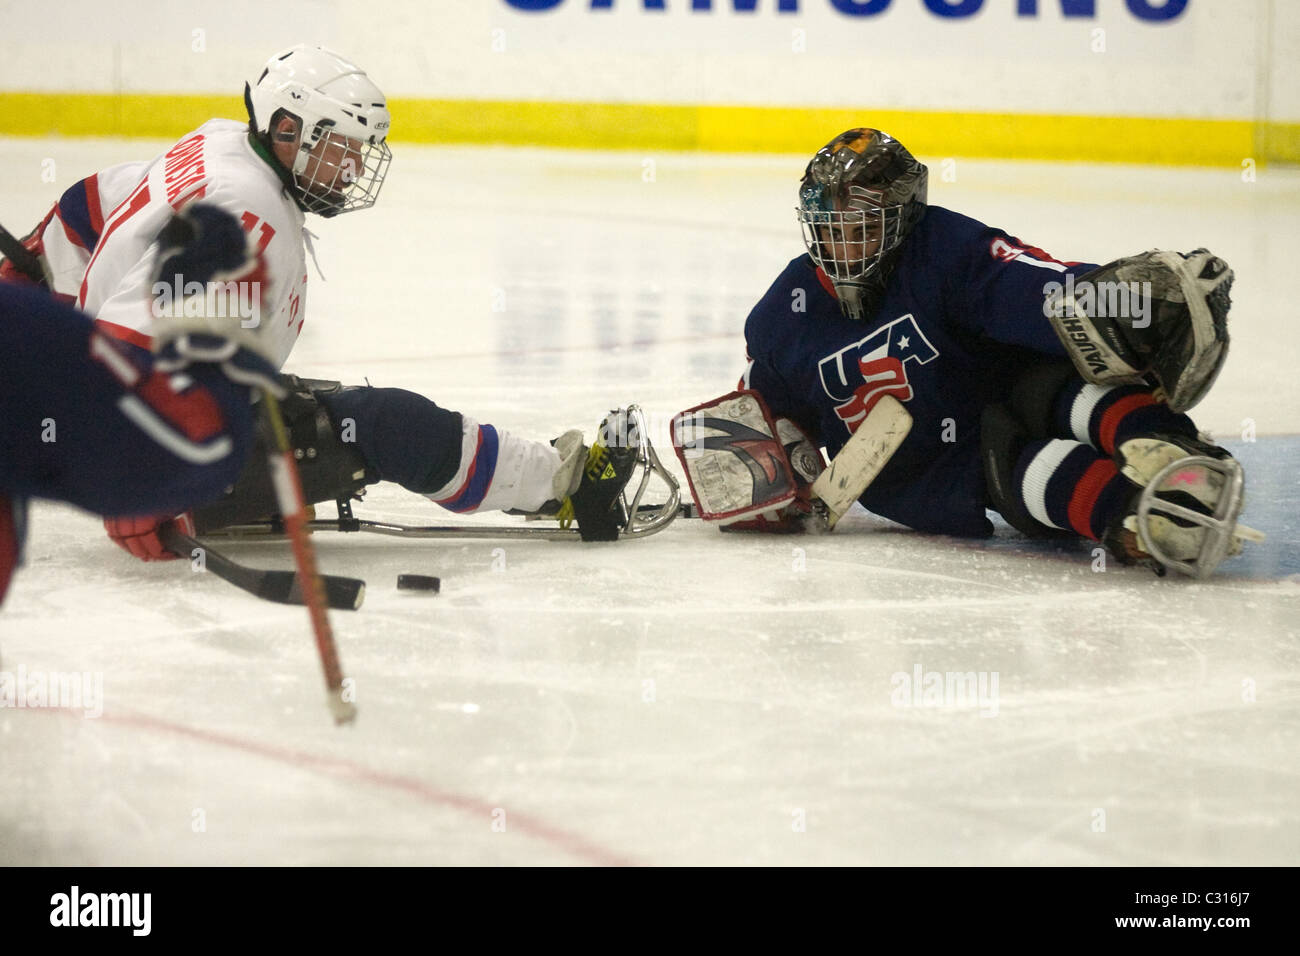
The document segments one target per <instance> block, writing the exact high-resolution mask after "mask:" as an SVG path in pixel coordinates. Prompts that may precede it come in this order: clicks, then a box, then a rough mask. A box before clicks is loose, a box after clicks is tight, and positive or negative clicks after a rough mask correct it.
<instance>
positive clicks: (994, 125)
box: [0, 93, 1300, 167]
mask: <svg viewBox="0 0 1300 956" xmlns="http://www.w3.org/2000/svg"><path fill="white" fill-rule="evenodd" d="M390 107H391V109H392V112H393V135H392V138H393V141H394V142H396V143H504V144H509V145H515V146H558V147H565V148H574V149H635V150H647V149H670V150H693V149H698V150H707V151H718V152H740V153H746V152H762V153H797V154H811V153H812V152H813V151H814V150H816V149H817V148H818V147H820V146H822V145H824V144H825V143H826V142H827V140H829V139H830V138H831V137H832V136H834V135H835V134H837V133H839V132H842V131H843V130H845V129H849V128H851V127H854V126H876V127H879V128H881V129H884V130H887V131H888V132H890V133H892V134H893V135H895V136H897V137H898V138H899V139H900V140H902V141H903V142H904V143H906V144H907V147H908V149H910V150H911V151H912V152H914V153H916V154H918V155H922V156H931V157H933V156H962V157H971V158H986V159H1041V160H1067V161H1082V162H1128V163H1155V164H1161V165H1177V166H1184V165H1205V166H1233V167H1239V166H1240V165H1241V163H1242V161H1243V160H1245V159H1254V160H1255V161H1256V162H1257V163H1261V164H1262V163H1266V162H1269V161H1272V162H1287V163H1300V123H1271V122H1259V123H1256V122H1252V121H1250V120H1223V119H1190V118H1167V117H1166V118H1148V117H1134V116H1071V115H1051V114H1040V113H956V112H937V111H907V110H881V109H871V108H866V107H864V108H862V109H840V108H825V107H818V108H810V109H797V108H793V107H765V106H677V105H667V104H654V103H650V104H643V103H556V102H533V101H524V100H520V101H505V100H434V99H406V98H396V99H394V100H392V101H391V103H390ZM244 115H245V113H244V104H243V101H242V99H241V98H240V97H239V96H181V95H175V96H173V95H156V94H144V93H131V94H123V95H116V94H109V93H0V135H5V136H139V137H157V138H162V139H167V138H172V137H176V136H179V135H181V134H182V133H184V132H186V131H188V130H191V129H193V128H194V127H196V126H198V125H199V124H201V123H203V122H204V121H205V120H208V119H211V118H212V117H214V116H223V117H229V118H233V119H242V118H243V117H244Z"/></svg>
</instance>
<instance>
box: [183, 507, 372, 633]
mask: <svg viewBox="0 0 1300 956" xmlns="http://www.w3.org/2000/svg"><path fill="white" fill-rule="evenodd" d="M158 536H159V537H160V538H161V539H162V543H163V544H164V545H166V546H167V550H168V551H172V552H174V553H176V554H179V555H181V556H182V557H183V556H185V555H190V556H193V555H194V552H195V550H196V549H197V550H198V551H199V552H200V554H202V556H203V566H204V567H205V568H206V569H207V570H209V571H211V572H212V573H213V574H215V575H216V576H217V577H219V578H221V580H223V581H226V582H228V583H230V584H233V585H234V586H235V587H237V588H239V589H240V590H243V591H247V592H248V593H249V594H252V595H253V596H255V597H259V598H261V599H262V600H264V601H274V602H275V603H277V604H298V605H301V604H302V603H303V597H302V588H301V587H300V586H299V584H298V575H297V574H295V573H294V572H293V571H266V570H263V569H262V568H250V567H248V565H245V564H240V563H239V562H237V561H234V560H232V559H231V558H228V557H227V556H226V555H224V554H222V553H221V552H220V551H216V550H214V549H213V548H211V547H209V546H208V545H206V544H203V543H201V542H199V541H198V540H196V539H195V538H191V537H190V536H189V535H187V534H185V533H184V532H182V531H181V530H180V529H179V528H177V527H176V525H175V524H172V523H170V522H169V523H167V524H165V525H163V526H162V527H161V528H159V529H158ZM321 577H322V579H323V580H324V582H325V597H326V603H328V604H329V606H330V607H331V608H333V609H334V610H336V611H355V610H356V609H357V608H359V607H361V602H362V601H363V600H364V599H365V596H366V582H365V581H361V580H359V579H357V578H342V577H337V576H335V575H329V574H326V575H321Z"/></svg>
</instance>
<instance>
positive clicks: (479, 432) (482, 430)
mask: <svg viewBox="0 0 1300 956" xmlns="http://www.w3.org/2000/svg"><path fill="white" fill-rule="evenodd" d="M559 467H560V454H559V452H557V451H556V450H555V449H554V448H552V447H551V446H550V445H548V444H546V443H545V442H538V441H529V440H527V439H524V438H518V437H516V436H514V435H511V434H510V433H509V432H507V431H502V430H501V429H498V428H495V427H493V426H492V425H480V424H479V423H478V422H476V421H474V419H472V418H470V417H468V416H463V434H462V438H461V456H460V466H459V467H458V468H457V469H456V474H455V475H453V476H452V478H451V480H450V481H448V482H447V483H446V484H445V485H444V486H443V487H442V488H439V489H438V490H437V491H434V492H433V493H432V494H429V495H427V496H426V497H428V498H431V499H432V500H433V501H434V502H436V503H437V504H440V505H442V507H444V508H446V509H447V510H449V511H456V512H459V513H462V514H467V513H472V512H477V511H497V510H500V511H510V510H519V511H536V510H537V509H538V508H540V507H541V506H542V505H543V504H545V503H546V502H547V501H548V500H549V499H551V498H552V497H554V495H555V491H554V488H553V487H552V485H553V481H554V478H555V473H556V471H558V470H559Z"/></svg>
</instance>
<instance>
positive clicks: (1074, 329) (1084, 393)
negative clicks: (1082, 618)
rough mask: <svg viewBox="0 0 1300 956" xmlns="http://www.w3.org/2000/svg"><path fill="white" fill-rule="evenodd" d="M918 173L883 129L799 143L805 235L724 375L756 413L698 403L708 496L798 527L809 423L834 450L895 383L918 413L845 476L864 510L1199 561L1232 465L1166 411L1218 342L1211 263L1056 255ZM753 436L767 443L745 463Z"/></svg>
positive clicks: (697, 470)
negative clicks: (902, 432)
mask: <svg viewBox="0 0 1300 956" xmlns="http://www.w3.org/2000/svg"><path fill="white" fill-rule="evenodd" d="M926 186H927V169H926V167H925V166H924V165H923V164H922V163H920V162H918V161H917V160H916V159H915V158H914V157H913V156H912V155H911V154H910V153H909V152H908V151H907V150H906V149H905V148H904V147H903V145H902V144H901V143H899V142H898V141H897V140H896V139H893V138H892V137H890V136H889V135H887V134H885V133H883V132H880V131H879V130H874V129H853V130H849V131H847V132H845V133H843V134H841V135H839V136H837V137H835V138H834V139H833V140H831V142H830V143H828V144H827V145H826V146H824V147H823V148H822V149H820V150H818V152H817V153H816V155H815V156H814V157H813V158H812V161H811V162H810V163H809V164H808V166H807V169H806V170H805V172H804V176H803V179H802V182H801V183H800V187H799V205H798V219H799V221H800V224H801V226H802V229H803V236H804V242H805V245H806V248H807V253H806V254H804V255H801V256H799V257H798V258H796V259H794V260H793V261H791V262H790V264H789V265H788V266H787V267H786V268H785V271H784V272H782V273H781V275H780V276H778V277H777V279H776V281H775V282H774V283H773V284H772V286H771V288H770V289H768V291H767V293H766V294H765V295H764V296H763V297H762V299H761V300H760V301H759V302H758V304H757V305H756V306H755V307H754V309H753V310H752V312H751V313H750V315H749V318H748V320H747V322H746V324H745V340H746V345H747V350H748V358H749V366H748V368H747V369H746V371H745V373H744V377H743V379H742V381H741V388H742V389H743V390H746V391H747V392H749V393H752V396H753V397H754V398H758V399H761V402H762V403H763V404H764V405H765V410H764V413H763V414H759V415H758V416H757V418H754V417H753V415H752V414H751V419H750V420H748V421H747V422H745V423H744V424H743V425H738V424H737V423H736V421H735V416H734V415H732V412H734V409H735V407H736V404H737V403H736V401H735V399H734V396H733V397H731V400H730V401H729V402H725V401H721V400H719V401H718V402H716V403H714V404H712V405H708V406H701V409H704V411H701V410H700V409H695V410H693V412H694V413H695V416H696V420H697V421H699V420H701V419H700V416H701V415H705V416H706V417H710V420H711V421H713V422H715V423H718V425H717V426H716V427H714V428H713V429H712V430H711V431H710V432H709V433H708V434H710V435H711V436H712V438H711V439H710V440H709V441H708V442H707V443H706V442H699V441H697V442H696V446H697V447H695V448H694V449H692V450H693V451H694V454H693V455H691V456H683V462H684V464H686V466H687V473H688V476H689V477H691V479H692V487H693V490H694V491H695V494H696V499H697V503H698V504H699V505H700V507H701V511H702V512H703V513H704V516H705V517H714V518H718V519H720V520H722V521H724V522H729V523H732V524H733V525H734V526H735V527H741V528H746V529H760V530H768V531H790V530H799V529H801V528H803V527H804V526H805V525H806V516H807V515H808V514H809V512H810V510H811V509H810V507H809V504H808V502H807V491H806V489H807V487H808V484H809V482H810V481H811V480H812V479H813V478H815V477H816V475H817V473H818V472H819V470H820V467H821V458H820V454H815V453H816V449H817V447H818V446H822V447H824V448H825V449H826V452H827V453H828V454H829V455H831V456H832V457H833V456H834V455H835V454H836V453H837V452H838V451H839V450H840V448H841V447H842V446H843V445H844V444H845V442H846V441H847V440H848V439H849V437H850V436H851V435H853V434H854V432H855V430H856V429H857V428H858V427H859V426H860V425H861V424H862V423H863V422H864V421H866V420H868V416H870V415H871V414H872V412H873V409H874V408H875V406H876V404H877V403H878V402H879V401H880V399H881V397H882V396H885V395H890V396H893V397H894V398H896V399H898V400H899V401H900V402H902V403H903V406H904V408H905V409H906V411H907V412H908V413H910V416H911V419H912V422H913V424H912V427H911V431H910V433H909V434H908V435H907V438H906V440H905V441H903V442H902V443H901V446H900V447H898V448H897V450H896V451H895V452H894V454H893V456H892V457H891V458H890V459H889V461H888V463H887V464H886V465H885V466H884V468H883V470H881V471H880V473H879V474H878V475H877V476H876V477H875V479H874V481H872V482H871V483H870V485H869V486H868V487H867V489H866V491H865V492H864V493H863V494H862V496H861V498H860V499H859V500H860V501H861V503H862V504H863V505H864V506H865V507H866V508H867V509H868V510H870V511H872V512H874V513H876V514H879V515H883V516H884V517H887V518H890V519H893V520H895V521H897V522H900V523H902V524H904V525H907V526H909V527H911V528H915V529H917V530H920V531H926V532H933V533H941V534H951V535H959V536H968V537H984V536H988V535H990V534H992V531H993V526H992V524H991V522H990V521H989V519H988V517H987V515H986V513H985V512H986V508H991V509H993V510H995V511H997V512H999V513H1000V514H1001V515H1002V516H1003V517H1004V518H1005V519H1006V520H1007V522H1008V523H1009V524H1011V525H1012V526H1013V527H1014V528H1016V529H1018V530H1019V531H1021V532H1023V533H1025V534H1027V535H1030V536H1034V537H1040V536H1080V537H1083V538H1090V539H1093V540H1096V541H1100V542H1102V543H1103V544H1105V546H1106V547H1107V548H1108V550H1109V551H1110V552H1111V553H1112V554H1113V555H1114V556H1116V557H1117V558H1118V559H1119V560H1121V561H1123V562H1125V563H1144V564H1148V565H1150V566H1152V567H1154V568H1155V569H1157V570H1158V571H1160V572H1161V573H1163V571H1164V570H1165V569H1166V568H1174V569H1176V570H1179V571H1182V572H1185V573H1187V574H1193V575H1196V576H1204V575H1206V574H1208V573H1210V572H1211V571H1213V569H1214V567H1216V566H1217V565H1218V564H1219V562H1220V561H1222V560H1223V559H1224V558H1225V557H1226V556H1228V555H1229V554H1233V553H1236V552H1238V551H1239V550H1240V547H1241V545H1240V540H1241V539H1240V535H1239V534H1238V533H1234V532H1240V531H1241V530H1242V529H1239V528H1237V526H1236V517H1237V514H1238V513H1239V511H1240V508H1241V501H1242V481H1243V477H1242V472H1241V468H1240V466H1239V465H1238V464H1237V462H1236V461H1235V460H1233V459H1232V457H1231V456H1230V455H1229V454H1228V453H1227V452H1226V451H1224V450H1223V449H1222V448H1218V447H1216V446H1214V445H1212V444H1210V443H1208V442H1206V441H1204V440H1203V439H1201V438H1200V437H1199V435H1198V432H1197V429H1196V426H1195V425H1194V424H1193V422H1192V420H1191V419H1190V418H1188V417H1187V415H1186V414H1184V412H1185V411H1186V410H1187V409H1188V408H1190V407H1191V406H1193V405H1194V404H1196V403H1197V402H1198V401H1200V399H1201V398H1202V397H1204V395H1205V394H1206V392H1207V391H1208V390H1209V388H1210V386H1211V384H1212V383H1213V381H1214V379H1215V377H1216V376H1217V374H1218V372H1219V369H1220V368H1221V367H1222V364H1223V361H1224V358H1225V357H1226V354H1227V346H1228V333H1227V328H1226V321H1227V313H1228V306H1229V298H1228V293H1229V289H1230V287H1231V283H1232V278H1233V274H1232V270H1231V269H1229V268H1228V266H1227V264H1226V263H1225V262H1223V261H1222V260H1221V259H1219V258H1217V257H1215V256H1213V255H1212V254H1210V253H1209V252H1208V251H1206V250H1205V249H1197V250H1195V251H1193V252H1189V253H1186V254H1184V253H1177V252H1162V251H1150V252H1144V253H1140V254H1138V255H1133V256H1128V257H1125V258H1121V259H1117V260H1115V261H1113V262H1111V263H1108V264H1105V265H1099V264H1096V263H1089V262H1071V261H1062V260H1058V259H1056V258H1054V257H1052V256H1051V255H1049V254H1047V253H1046V252H1044V251H1043V250H1042V249H1039V248H1036V247H1035V246H1033V245H1031V244H1029V243H1027V242H1023V241H1021V240H1020V239H1018V238H1016V237H1015V236H1013V235H1011V234H1009V233H1007V232H1004V231H1002V230H1001V229H997V228H993V227H990V226H986V225H984V224H983V223H981V222H977V221H976V220H974V219H971V218H969V217H967V216H963V215H961V214H959V213H956V212H952V211H950V210H948V209H944V208H942V207H940V206H933V205H930V204H929V203H928V201H927V189H926ZM742 404H744V403H742ZM751 404H752V403H751ZM724 409H730V411H727V410H724ZM750 411H751V413H752V409H750ZM698 435H699V433H698V432H697V435H696V437H697V438H698ZM737 435H741V436H742V437H736V436H737ZM764 438H766V439H770V440H771V446H772V447H774V448H776V449H778V450H779V452H780V453H779V454H777V455H775V456H772V455H767V454H765V455H764V456H763V459H764V460H763V465H762V467H756V466H755V465H754V462H755V456H754V454H753V451H754V449H755V448H756V447H758V445H756V444H755V441H759V442H760V443H761V441H762V440H763V439H764ZM681 444H682V443H681V442H679V446H680V445H681ZM705 444H707V445H709V446H710V447H709V448H708V449H707V450H705V449H704V448H703V447H701V446H703V445H705ZM681 451H682V449H681V448H680V447H679V453H680V452H681ZM790 453H793V457H791V455H790ZM737 461H740V462H743V464H744V465H745V467H735V464H736V462H737ZM791 462H793V464H791ZM760 475H761V476H762V478H761V480H759V476H760ZM781 476H785V478H784V479H782V478H781ZM697 479H698V480H697ZM728 482H730V483H731V487H730V491H729V492H728V493H724V489H726V488H727V487H728ZM704 485H707V486H708V488H709V489H711V490H712V492H713V496H714V500H715V502H716V501H726V502H727V504H726V505H725V506H717V507H715V506H714V505H712V504H710V502H709V501H708V500H707V499H708V497H709V494H708V491H707V490H704V489H702V486H704ZM755 488H757V489H759V491H758V493H757V494H755V493H754V491H753V489H755ZM738 489H739V490H738ZM801 489H802V491H801ZM702 492H703V493H702ZM702 498H703V499H705V500H701V499H702Z"/></svg>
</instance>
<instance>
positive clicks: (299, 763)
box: [29, 707, 636, 866]
mask: <svg viewBox="0 0 1300 956" xmlns="http://www.w3.org/2000/svg"><path fill="white" fill-rule="evenodd" d="M31 710H35V711H37V712H42V713H61V714H64V715H67V716H75V717H80V716H81V714H82V711H80V710H76V709H73V708H65V707H38V708H31ZM29 712H30V711H29ZM98 719H99V720H101V721H104V722H106V723H112V724H125V725H128V726H133V727H141V728H144V729H146V730H159V731H164V732H166V733H172V734H179V735H181V736H183V737H191V738H193V739H195V740H202V741H205V742H207V743H211V744H217V745H218V746H222V747H229V748H231V749H232V750H243V751H245V752H247V753H252V754H257V755H258V756H260V757H265V758H267V759H268V760H278V761H280V762H281V763H286V764H290V765H291V766H295V767H300V768H302V769H305V770H312V771H316V772H318V773H323V774H326V775H327V776H331V777H335V778H338V779H341V780H360V781H362V782H363V783H369V784H373V785H375V786H379V787H387V788H389V789H391V790H401V791H404V792H406V793H408V794H410V795H411V796H414V797H417V798H419V799H422V800H424V801H426V802H428V803H434V804H438V805H440V806H444V807H450V808H452V809H453V810H460V811H462V812H463V813H467V814H470V815H472V816H475V817H478V818H479V819H481V820H488V819H491V816H492V811H493V810H494V809H496V808H495V807H493V806H492V805H490V804H488V803H485V802H484V801H482V800H478V799H475V798H474V797H466V796H462V795H460V794H458V793H452V792H450V791H447V790H441V789H439V788H438V787H435V786H432V785H430V784H427V783H425V782H424V781H423V780H417V779H416V778H414V777H404V776H401V775H400V774H394V773H384V772H383V771H380V770H374V769H372V768H370V767H367V766H365V765H364V764H359V763H354V762H353V761H351V760H343V759H339V758H337V757H322V756H319V755H317V754H310V753H305V752H303V751H301V750H290V749H288V748H287V747H276V746H274V745H272V744H263V743H258V742H256V741H253V740H245V739H243V738H240V737H234V736H231V735H229V734H221V733H217V732H216V731H212V730H203V729H200V728H198V727H187V726H185V725H184V724H178V723H174V722H172V721H170V720H165V719H163V718H161V717H150V716H148V715H147V714H133V713H129V712H128V713H119V714H109V713H105V714H103V715H102V716H101V717H99V718H98ZM322 719H324V718H323V717H322ZM508 820H509V821H510V823H509V825H510V826H511V827H513V828H515V829H516V830H518V831H520V832H522V833H523V834H524V835H525V836H529V837H532V838H534V839H537V840H541V841H542V842H544V843H549V844H551V845H552V846H554V847H555V848H557V849H559V850H563V851H564V852H565V853H568V854H570V855H572V856H575V857H577V858H578V859H580V860H584V861H585V862H587V863H591V864H594V865H596V866H634V865H636V864H635V861H633V860H631V859H629V858H628V857H625V856H620V855H619V854H618V853H616V852H615V851H613V850H609V849H606V848H605V847H602V846H599V845H598V844H596V843H593V842H591V841H590V840H586V839H584V838H582V837H580V836H578V835H577V834H574V833H570V832H569V831H567V830H563V829H561V828H559V827H555V826H552V825H551V824H549V823H546V822H544V821H542V820H539V819H537V818H536V817H533V816H530V815H528V814H526V813H520V812H519V811H517V810H512V811H510V813H509V814H508Z"/></svg>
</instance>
